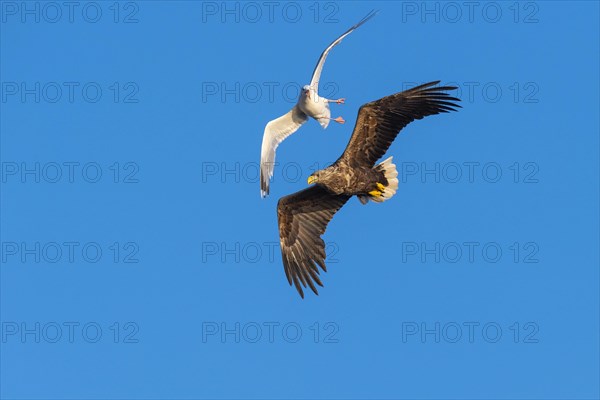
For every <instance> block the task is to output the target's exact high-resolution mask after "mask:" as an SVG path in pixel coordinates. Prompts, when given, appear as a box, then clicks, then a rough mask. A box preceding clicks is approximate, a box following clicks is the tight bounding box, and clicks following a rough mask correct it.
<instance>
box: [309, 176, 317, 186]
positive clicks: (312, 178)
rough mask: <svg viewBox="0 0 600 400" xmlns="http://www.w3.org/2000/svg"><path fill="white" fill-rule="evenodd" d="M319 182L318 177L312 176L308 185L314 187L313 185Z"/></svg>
mask: <svg viewBox="0 0 600 400" xmlns="http://www.w3.org/2000/svg"><path fill="white" fill-rule="evenodd" d="M316 181H317V177H316V176H314V175H311V176H309V177H308V184H309V185H312V184H313V183H315V182H316Z"/></svg>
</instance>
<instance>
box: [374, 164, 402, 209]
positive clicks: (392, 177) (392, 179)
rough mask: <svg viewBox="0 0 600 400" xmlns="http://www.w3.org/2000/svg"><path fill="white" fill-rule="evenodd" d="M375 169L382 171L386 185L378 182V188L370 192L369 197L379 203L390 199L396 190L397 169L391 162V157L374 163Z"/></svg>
mask: <svg viewBox="0 0 600 400" xmlns="http://www.w3.org/2000/svg"><path fill="white" fill-rule="evenodd" d="M375 169H378V170H380V171H383V173H384V175H385V179H386V180H387V185H382V184H380V185H381V187H380V190H375V191H373V192H370V193H369V199H370V200H372V201H375V202H377V203H381V202H384V201H386V200H389V199H391V198H392V196H394V195H395V194H396V190H398V171H397V170H396V165H394V163H393V162H392V157H389V158H387V159H386V160H384V161H383V162H381V163H379V164H378V165H376V166H375Z"/></svg>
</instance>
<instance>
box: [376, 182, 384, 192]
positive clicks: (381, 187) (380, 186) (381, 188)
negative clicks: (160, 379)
mask: <svg viewBox="0 0 600 400" xmlns="http://www.w3.org/2000/svg"><path fill="white" fill-rule="evenodd" d="M377 187H378V188H379V190H381V191H382V192H383V190H384V189H385V186H383V185H382V184H381V183H379V182H377Z"/></svg>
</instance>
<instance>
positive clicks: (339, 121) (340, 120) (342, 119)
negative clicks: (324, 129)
mask: <svg viewBox="0 0 600 400" xmlns="http://www.w3.org/2000/svg"><path fill="white" fill-rule="evenodd" d="M329 119H330V120H332V121H335V122H337V123H338V124H344V123H345V122H346V120H345V119H344V118H342V117H337V118H329Z"/></svg>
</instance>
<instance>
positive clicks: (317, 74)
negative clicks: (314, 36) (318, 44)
mask: <svg viewBox="0 0 600 400" xmlns="http://www.w3.org/2000/svg"><path fill="white" fill-rule="evenodd" d="M377 12H378V11H375V10H371V12H369V13H368V14H367V15H366V16H365V17H364V18H363V19H361V20H360V21H359V22H358V23H357V24H356V25H354V26H353V27H351V28H350V29H348V30H347V31H346V32H344V33H343V34H342V35H341V36H340V37H339V38H337V39H335V40H334V41H333V42H331V44H330V45H329V46H327V48H326V49H325V51H323V53H321V57H319V61H318V62H317V65H316V66H315V70H314V71H313V74H312V78H311V80H310V86H311V87H312V88H313V89H314V90H315V92H317V93H318V92H319V80H320V79H321V72H322V71H323V65H324V64H325V60H326V59H327V55H328V54H329V52H330V51H331V49H333V48H334V47H335V46H337V45H338V44H340V42H341V41H342V40H343V39H344V38H345V37H346V36H348V35H349V34H351V33H352V31H354V30H355V29H356V28H358V27H359V26H361V25H362V24H364V23H365V22H367V21H368V20H370V19H371V18H373V17H374V16H375V14H377Z"/></svg>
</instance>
